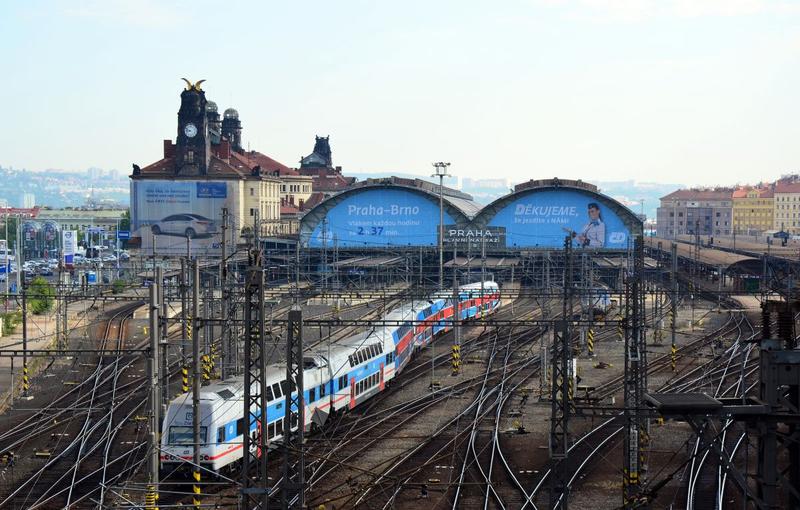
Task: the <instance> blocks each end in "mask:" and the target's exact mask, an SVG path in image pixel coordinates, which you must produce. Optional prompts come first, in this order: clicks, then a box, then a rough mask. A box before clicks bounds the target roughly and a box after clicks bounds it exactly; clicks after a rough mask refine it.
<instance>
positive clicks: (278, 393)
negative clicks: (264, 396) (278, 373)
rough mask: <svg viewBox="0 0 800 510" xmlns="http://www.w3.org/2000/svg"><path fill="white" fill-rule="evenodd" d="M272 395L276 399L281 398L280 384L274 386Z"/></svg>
mask: <svg viewBox="0 0 800 510" xmlns="http://www.w3.org/2000/svg"><path fill="white" fill-rule="evenodd" d="M272 393H273V394H274V395H275V398H281V397H282V396H283V395H281V387H280V385H279V384H278V383H275V384H273V385H272Z"/></svg>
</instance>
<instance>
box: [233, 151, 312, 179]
mask: <svg viewBox="0 0 800 510" xmlns="http://www.w3.org/2000/svg"><path fill="white" fill-rule="evenodd" d="M244 156H245V157H246V158H247V159H249V160H250V161H252V162H253V166H256V165H258V166H260V167H261V170H262V171H264V172H268V173H270V174H271V173H273V172H275V171H277V172H278V175H300V174H299V173H297V170H294V169H293V168H289V167H288V166H286V165H284V164H283V163H279V162H278V161H275V160H274V159H272V158H271V157H269V156H267V155H266V154H262V153H260V152H258V151H250V152H245V153H244Z"/></svg>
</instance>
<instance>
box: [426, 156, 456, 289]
mask: <svg viewBox="0 0 800 510" xmlns="http://www.w3.org/2000/svg"><path fill="white" fill-rule="evenodd" d="M449 166H450V163H445V162H443V161H439V162H438V163H434V164H433V168H435V169H436V172H435V173H434V174H432V175H431V177H438V178H439V290H444V178H445V177H451V175H450V174H448V173H447V167H449Z"/></svg>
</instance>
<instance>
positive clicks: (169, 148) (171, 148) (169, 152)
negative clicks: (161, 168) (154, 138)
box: [164, 140, 175, 158]
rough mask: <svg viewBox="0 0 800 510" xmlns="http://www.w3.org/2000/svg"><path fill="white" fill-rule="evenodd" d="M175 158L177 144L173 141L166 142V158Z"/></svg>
mask: <svg viewBox="0 0 800 510" xmlns="http://www.w3.org/2000/svg"><path fill="white" fill-rule="evenodd" d="M173 156H175V144H174V143H172V140H164V157H165V158H171V157H173Z"/></svg>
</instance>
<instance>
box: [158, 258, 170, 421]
mask: <svg viewBox="0 0 800 510" xmlns="http://www.w3.org/2000/svg"><path fill="white" fill-rule="evenodd" d="M156 282H157V283H158V287H157V288H158V302H159V303H160V305H161V315H160V316H159V322H160V324H158V325H157V326H158V327H159V328H161V337H160V338H159V341H158V348H159V349H161V358H160V360H159V361H160V368H159V371H160V375H161V405H162V412H163V414H164V415H166V413H167V405H168V404H169V370H168V368H167V366H168V361H169V359H168V358H169V344H168V343H167V337H168V335H169V333H168V327H169V325H168V324H167V289H166V285H164V269H163V268H162V267H160V266H159V267H158V268H157V269H156Z"/></svg>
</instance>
